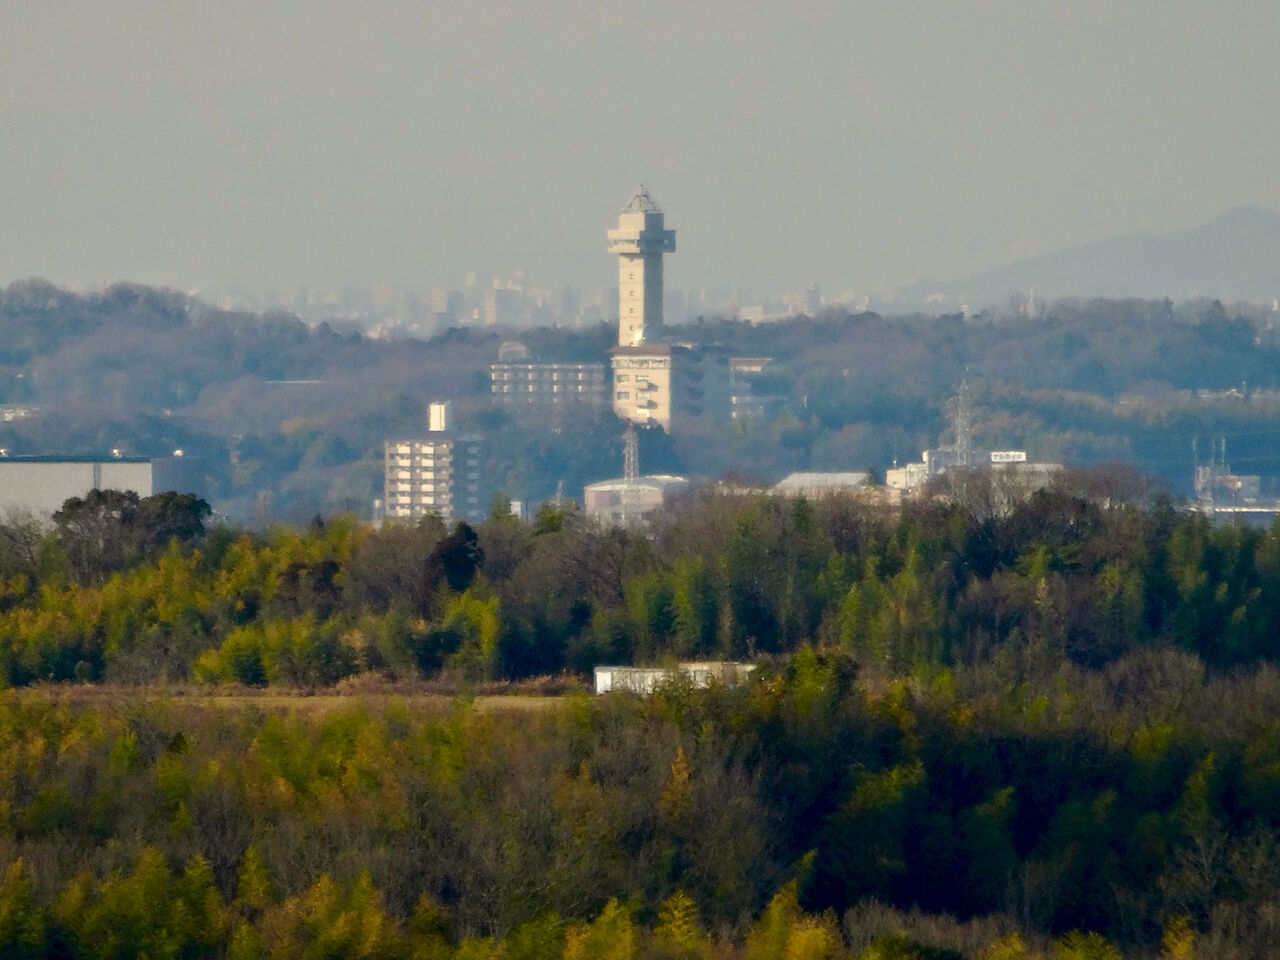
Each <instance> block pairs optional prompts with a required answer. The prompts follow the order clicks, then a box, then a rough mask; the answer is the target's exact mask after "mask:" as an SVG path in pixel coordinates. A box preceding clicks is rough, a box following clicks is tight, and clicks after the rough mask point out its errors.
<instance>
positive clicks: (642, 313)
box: [609, 186, 676, 347]
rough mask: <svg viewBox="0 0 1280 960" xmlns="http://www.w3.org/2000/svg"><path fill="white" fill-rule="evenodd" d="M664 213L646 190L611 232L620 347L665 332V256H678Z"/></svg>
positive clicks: (632, 344)
mask: <svg viewBox="0 0 1280 960" xmlns="http://www.w3.org/2000/svg"><path fill="white" fill-rule="evenodd" d="M662 219H663V218H662V210H661V209H660V208H659V207H658V205H657V204H656V203H654V202H653V198H652V197H650V196H649V192H648V191H647V190H645V188H644V187H643V186H641V187H640V189H639V190H637V191H636V194H635V196H633V197H632V198H631V200H630V201H629V202H628V203H627V205H626V207H624V208H623V210H622V213H621V214H620V215H619V216H618V228H617V229H616V230H610V231H609V252H610V253H616V254H617V255H618V345H619V346H623V347H633V346H636V345H638V344H640V343H643V342H644V340H645V337H646V336H654V335H656V334H657V333H659V332H661V329H662V255H663V254H664V253H674V252H675V249H676V232H675V231H674V230H666V229H664V228H663V224H662Z"/></svg>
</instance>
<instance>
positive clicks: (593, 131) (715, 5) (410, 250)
mask: <svg viewBox="0 0 1280 960" xmlns="http://www.w3.org/2000/svg"><path fill="white" fill-rule="evenodd" d="M1278 41H1280V18H1277V17H1276V16H1275V15H1274V7H1273V5H1271V4H1269V3H1263V2H1242V3H1235V4H1232V5H1230V6H1229V7H1221V6H1218V5H1207V4H1201V3H1187V2H1178V3H1150V2H1141V3H1126V4H1122V5H1121V4H1112V3H1102V2H1086V3H1076V4H1071V5H1059V4H1054V5H1045V4H1026V3H1014V2H998V3H997V2H990V3H976V4H975V3H967V4H956V3H945V2H922V3H912V4H899V3H889V2H871V3H856V4H846V3H798V4H786V5H782V4H773V5H768V6H767V7H766V8H765V9H760V8H758V7H756V6H755V5H752V6H743V5H738V4H729V3H723V2H707V3H701V4H696V5H690V4H679V3H669V2H654V3H647V4H643V5H630V4H618V3H603V4H601V3H574V4H557V5H555V6H553V7H551V8H542V7H537V8H535V7H532V6H530V5H526V4H520V3H510V2H503V3H491V4H483V5H473V4H467V5H461V4H418V3H409V2H390V3H379V4H374V5H360V6H356V5H345V4H333V3H301V2H283V3H277V4H271V5H265V6H264V5H259V4H247V3H228V4H218V5H198V6H197V5H191V6H188V5H176V4H154V3H118V2H117V3H108V4H91V3H45V4H38V5H36V4H24V5H8V6H7V7H6V8H5V9H4V11H3V12H0V124H2V125H3V130H4V131H5V132H4V137H3V146H2V147H0V210H3V211H4V230H3V231H2V232H0V282H5V283H7V282H10V281H12V280H14V279H19V278H22V277H26V276H42V277H46V278H48V279H50V280H51V281H53V282H55V283H60V284H65V285H69V286H72V287H92V286H95V285H102V284H106V283H109V282H111V281H115V280H121V279H126V280H133V281H138V282H145V283H154V284H160V285H165V286H171V287H176V288H179V289H183V290H197V291H203V290H208V291H214V290H220V289H224V288H226V287H231V286H236V285H242V286H251V285H261V286H271V287H278V288H281V289H289V288H292V287H296V286H299V285H311V286H315V287H327V288H337V287H340V286H342V285H344V284H348V283H370V282H380V281H381V282H391V283H397V284H433V283H443V284H451V283H456V282H457V280H458V278H460V277H461V276H462V275H464V273H465V272H466V271H468V270H479V271H481V273H482V274H488V273H495V274H496V273H504V272H505V273H509V272H511V271H514V270H516V269H517V268H522V269H525V270H526V271H528V273H529V275H530V276H531V277H532V278H534V280H536V281H537V282H539V283H542V284H544V285H547V286H550V287H558V286H559V285H561V284H573V285H576V286H578V287H581V288H583V289H585V290H592V289H598V288H601V287H604V286H606V285H607V284H608V283H609V282H610V275H611V271H612V268H611V264H610V261H609V258H608V257H607V255H606V254H605V253H604V249H603V243H602V233H603V230H604V229H605V227H606V226H607V225H608V224H609V222H610V221H611V218H612V217H613V215H614V214H615V213H616V211H617V210H618V209H620V207H621V205H622V203H623V202H624V201H625V200H626V198H627V196H628V195H629V193H630V191H631V190H632V189H633V188H634V186H635V184H636V183H638V182H644V183H645V184H646V185H648V186H649V187H650V188H651V189H652V191H653V192H654V195H655V196H656V197H657V198H658V199H659V200H660V201H661V202H662V204H663V207H664V209H665V210H666V211H667V212H668V214H669V215H670V217H671V221H672V223H673V225H675V226H677V227H678V228H679V230H680V236H681V251H680V254H679V255H678V256H675V257H672V258H670V263H669V265H668V276H667V283H668V286H669V287H672V288H676V289H679V288H686V287H695V286H705V285H714V286H719V287H721V288H725V289H732V288H739V287H740V288H743V289H746V290H750V291H753V292H757V293H759V292H772V291H781V290H788V289H801V288H803V287H805V286H807V285H808V284H810V283H812V282H813V281H815V280H817V281H820V282H821V284H822V286H823V290H824V292H829V293H830V294H831V295H832V296H837V295H839V294H841V293H843V292H846V291H847V292H850V293H852V294H860V293H864V292H867V291H875V290H878V289H881V288H883V287H884V286H886V285H894V284H902V283H906V282H909V281H911V280H913V279H917V278H922V277H927V278H931V279H939V280H942V279H946V278H951V277H957V276H962V275H965V274H968V273H972V272H975V271H979V270H983V269H986V268H989V267H994V266H999V265H1001V264H1004V263H1007V262H1009V261H1011V260H1015V259H1019V258H1022V257H1027V256H1032V255H1036V254H1039V253H1043V252H1046V251H1052V250H1056V249H1059V248H1063V247H1067V246H1071V245H1074V244H1080V243H1085V242H1089V241H1093V240H1097V239H1102V238H1106V237H1110V236H1113V235H1116V234H1124V233H1130V232H1134V231H1169V230H1175V229H1181V228H1186V227H1190V226H1193V225H1195V224H1198V223H1201V222H1204V221H1206V220H1208V219H1210V218H1212V217H1213V216H1215V215H1217V214H1219V213H1221V212H1222V211H1223V210H1225V209H1227V208H1229V207H1233V206H1237V205H1245V204H1247V205H1258V206H1262V207H1266V208H1270V209H1276V208H1278V207H1280V164H1277V163H1276V162H1275V159H1274V158H1275V156H1276V155H1277V153H1278V151H1280V127H1277V124H1276V123H1275V120H1274V109H1273V108H1274V104H1275V103H1276V102H1277V101H1278V100H1280V70H1276V69H1275V64H1274V58H1275V51H1276V48H1277V43H1278Z"/></svg>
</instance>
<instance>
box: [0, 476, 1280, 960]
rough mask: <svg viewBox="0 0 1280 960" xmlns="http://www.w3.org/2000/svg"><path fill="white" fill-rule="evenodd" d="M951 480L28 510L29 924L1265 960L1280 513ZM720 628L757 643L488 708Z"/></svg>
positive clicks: (705, 651)
mask: <svg viewBox="0 0 1280 960" xmlns="http://www.w3.org/2000/svg"><path fill="white" fill-rule="evenodd" d="M944 493H945V495H944V496H940V497H938V498H933V499H929V500H924V501H921V502H919V503H914V504H908V505H907V506H905V507H904V508H903V509H902V510H901V511H898V512H889V511H886V510H885V509H884V508H883V507H881V506H879V505H876V504H873V503H868V502H863V501H859V500H856V499H832V500H824V501H821V502H815V503H810V502H806V501H803V500H796V501H789V500H782V499H778V498H770V497H762V496H741V495H728V494H710V493H707V494H703V495H700V496H696V497H692V498H690V499H689V500H687V501H686V502H684V503H683V504H680V505H678V507H677V509H675V510H673V511H672V512H671V513H670V514H669V515H668V516H666V517H665V518H663V520H662V521H661V522H660V523H659V524H658V525H656V526H655V527H654V528H653V529H651V530H650V531H648V532H647V533H642V532H639V531H627V530H616V529H604V528H599V527H596V526H594V525H590V524H587V523H585V522H584V521H583V519H582V517H581V516H580V515H579V514H577V513H575V512H574V511H573V510H572V509H569V508H561V509H557V508H552V507H547V508H545V509H544V510H543V511H542V512H541V513H540V514H539V515H538V516H537V517H536V518H535V520H534V521H532V522H530V523H524V522H521V521H519V520H517V519H515V518H513V517H511V516H507V515H503V514H502V513H501V511H495V516H494V517H492V518H491V519H490V520H488V521H486V522H485V523H483V524H480V525H478V526H476V527H474V528H473V527H469V526H467V525H465V524H459V525H457V526H455V527H454V528H452V529H449V528H446V527H445V526H443V525H442V524H439V523H438V522H432V521H428V522H425V523H423V524H420V525H416V526H386V527H384V528H382V529H381V530H375V529H372V528H370V527H368V526H365V525H362V524H360V523H358V522H357V521H355V520H354V519H352V518H348V517H333V518H329V519H328V520H325V521H321V520H319V519H317V520H316V521H314V522H313V523H312V524H311V525H310V526H309V527H307V528H305V529H289V528H282V527H281V528H274V529H272V530H269V531H263V532H253V531H239V530H235V529H231V528H228V527H225V526H217V525H215V526H212V527H209V526H208V523H209V518H208V510H207V505H205V504H203V503H202V502H200V501H197V500H194V499H193V498H184V497H178V496H176V495H166V496H161V497H154V498H141V499H139V498H136V497H132V498H131V497H129V496H127V495H121V494H114V493H102V494H98V495H95V496H91V497H89V498H86V499H85V500H73V501H69V502H68V503H67V504H66V505H65V506H64V508H63V510H62V511H60V512H59V514H58V515H57V517H56V518H55V522H54V523H53V524H52V525H51V526H49V527H42V526H40V525H38V524H34V523H28V522H23V521H21V520H13V521H10V522H8V523H5V524H3V525H0V584H3V591H2V593H0V609H2V611H3V612H2V613H0V665H2V666H0V668H2V669H3V674H2V675H3V677H4V678H5V680H6V682H7V683H8V684H10V685H11V686H12V688H13V689H11V690H10V691H8V692H7V693H5V694H3V696H0V729H3V731H4V732H3V736H0V764H3V767H4V776H3V777H0V791H3V793H2V795H0V864H3V865H8V866H7V871H6V872H5V874H4V880H3V882H2V883H0V952H3V953H4V955H6V956H10V955H13V956H72V957H111V958H115V957H135V956H143V955H145V956H148V957H159V956H165V957H168V956H172V957H200V956H209V957H222V956H230V957H237V958H238V957H257V956H270V957H295V956H304V957H311V956H314V957H345V956H371V957H410V956H412V957H442V958H443V957H455V956H457V957H468V958H475V957H486V958H487V957H502V958H522V957H528V958H551V957H557V958H559V957H574V958H584V960H585V958H588V957H590V958H595V957H610V956H616V957H637V958H638V957H668V958H674V957H699V958H717V957H725V958H738V957H741V958H766V957H769V958H772V957H776V958H807V957H827V958H840V957H858V958H866V960H872V958H882V960H887V958H935V960H936V958H955V957H962V958H970V957H972V958H989V960H990V958H997V957H1000V958H1018V957H1042V958H1114V957H1119V956H1132V957H1156V956H1166V957H1184V958H1185V957H1212V958H1215V960H1231V958H1236V957H1241V958H1244V957H1266V956H1270V955H1271V954H1272V953H1273V944H1274V943H1275V942H1276V940H1277V937H1278V936H1280V928H1278V927H1277V924H1278V923H1280V921H1278V920H1277V918H1278V917H1280V856H1278V855H1277V854H1280V850H1278V849H1277V843H1278V842H1280V840H1278V838H1280V832H1278V828H1280V806H1278V805H1277V804H1278V802H1280V801H1278V798H1280V779H1278V778H1280V737H1278V736H1277V731H1278V730H1280V727H1277V721H1276V717H1277V716H1278V715H1280V673H1278V672H1277V667H1276V659H1277V652H1278V651H1277V648H1276V645H1275V644H1276V641H1275V638H1276V637H1277V636H1280V629H1278V628H1280V589H1278V587H1280V530H1275V529H1273V530H1265V531H1261V530H1251V529H1248V528H1245V527H1215V526H1214V525H1212V524H1211V523H1209V522H1208V521H1206V520H1205V518H1203V517H1201V516H1199V515H1197V514H1194V513H1188V512H1185V511H1183V510H1181V509H1179V508H1178V506H1177V505H1176V504H1173V503H1171V502H1169V501H1168V500H1167V499H1166V498H1164V497H1163V496H1162V495H1159V494H1152V493H1151V491H1150V489H1149V487H1148V485H1146V484H1145V483H1143V482H1142V481H1141V479H1140V478H1138V477H1136V476H1135V475H1132V474H1128V473H1125V472H1123V471H1118V470H1109V471H1104V472H1099V471H1093V472H1082V473H1072V474H1069V475H1067V476H1065V477H1063V478H1062V480H1061V482H1060V483H1059V484H1058V485H1057V486H1056V487H1055V488H1053V489H1049V490H1042V491H1038V492H1034V493H1028V492H1027V491H1025V490H1024V491H1019V490H1014V489H1009V488H1004V487H1001V486H1000V485H999V484H998V483H995V484H993V483H992V481H991V479H990V478H989V477H985V476H977V475H975V476H971V477H959V478H956V481H955V482H954V483H953V485H952V486H951V488H950V489H949V490H947V491H944ZM692 657H725V658H739V659H751V660H753V661H755V662H757V663H758V664H759V666H758V668H757V670H756V671H755V672H754V673H753V674H752V676H751V678H750V680H749V681H747V682H744V683H742V684H739V685H736V686H731V687H715V688H712V689H693V688H690V687H688V686H686V685H684V684H682V683H680V682H678V681H673V682H671V683H670V684H668V685H666V686H665V687H663V688H662V689H660V690H659V692H658V693H657V695H655V696H653V697H651V698H637V697H633V696H629V695H625V694H618V695H610V696H608V697H601V698H597V697H592V696H589V695H587V694H573V695H569V696H564V697H559V698H547V699H542V700H537V699H531V698H512V699H511V700H510V701H509V702H508V705H507V706H505V707H503V706H501V704H502V702H503V701H502V698H497V699H494V698H485V699H478V700H473V699H471V694H470V693H469V692H468V691H473V690H475V689H477V685H479V684H483V683H485V682H486V681H490V682H491V681H495V680H501V679H508V680H512V679H519V678H527V677H531V676H535V675H545V674H554V673H557V672H560V671H568V672H569V673H571V674H579V675H581V674H582V673H584V672H585V671H588V670H589V669H590V667H591V666H592V665H593V664H596V663H599V662H634V663H649V662H662V661H664V660H669V659H673V658H692ZM375 677H380V678H382V679H381V680H378V679H374V678H375ZM343 678H347V679H346V681H345V682H346V683H348V684H354V687H353V689H355V690H361V689H363V690H366V691H369V693H368V694H367V695H366V696H364V697H363V698H362V697H361V696H359V695H356V696H353V697H351V698H349V699H346V700H343V701H340V702H339V704H338V705H336V706H335V705H334V701H333V700H332V699H325V700H321V699H317V700H316V701H315V704H316V705H315V706H314V707H310V708H309V707H308V706H307V704H308V702H309V701H308V699H307V698H305V697H304V698H301V699H292V700H283V701H282V700H280V699H279V698H275V699H272V698H270V697H267V696H261V697H253V696H245V695H243V694H239V695H237V696H233V697H225V696H223V697H215V698H212V699H209V698H207V697H206V696H205V695H204V694H202V693H200V692H199V691H201V690H205V691H216V690H232V691H235V690H239V691H244V690H246V689H252V688H266V691H268V692H269V691H270V690H271V689H272V688H279V689H281V690H291V691H296V690H299V689H301V690H303V691H304V692H305V691H314V690H319V689H321V688H323V687H325V686H327V685H330V684H333V683H334V682H337V681H342V680H343ZM357 678H358V679H357ZM427 679H429V680H433V681H434V682H436V683H447V684H448V685H451V686H452V688H453V689H455V690H458V691H460V695H459V696H458V697H457V698H456V699H455V700H453V701H452V702H442V701H440V700H439V699H438V698H436V699H433V698H430V697H422V696H414V695H407V696H405V697H397V696H392V695H385V694H377V691H378V690H379V689H380V688H379V684H380V683H383V684H386V683H389V684H395V683H406V682H412V681H416V682H419V683H421V682H424V680H427ZM59 681H62V682H66V684H65V685H58V682H59ZM95 681H107V682H110V683H109V684H108V685H106V686H96V685H95V684H94V682H95ZM166 681H167V682H168V684H170V685H171V684H173V683H175V682H179V681H180V682H182V683H183V684H185V685H186V686H185V688H184V689H185V691H186V692H185V694H184V695H182V696H175V695H168V696H166V695H165V694H164V692H163V691H164V690H165V689H166V685H165V682H166ZM141 684H145V685H146V686H139V685H141ZM192 684H194V686H192ZM227 685H231V686H227ZM565 685H567V686H572V683H571V682H569V681H566V682H565ZM170 688H171V687H170ZM407 689H411V688H407ZM95 691H98V692H95ZM282 703H284V704H286V706H281V704H282ZM289 703H292V704H294V706H292V707H289V706H287V704H289Z"/></svg>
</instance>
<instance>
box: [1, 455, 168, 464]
mask: <svg viewBox="0 0 1280 960" xmlns="http://www.w3.org/2000/svg"><path fill="white" fill-rule="evenodd" d="M153 459H154V458H152V457H113V456H111V455H110V454H107V455H106V456H105V457H53V456H38V457H27V456H22V457H15V456H7V457H0V463H150V462H151V461H152V460H153Z"/></svg>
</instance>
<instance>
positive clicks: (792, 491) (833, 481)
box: [772, 471, 871, 500]
mask: <svg viewBox="0 0 1280 960" xmlns="http://www.w3.org/2000/svg"><path fill="white" fill-rule="evenodd" d="M870 481H871V476H870V474H868V473H867V472H866V471H850V472H845V473H814V472H805V471H802V472H799V473H792V474H788V475H787V476H785V477H783V478H782V479H781V480H779V481H778V482H777V483H775V484H774V485H773V488H772V492H773V493H776V494H778V495H780V496H784V497H804V498H805V499H806V500H821V499H822V498H823V497H832V496H838V495H840V494H846V493H855V492H857V491H860V490H863V489H865V488H866V487H867V486H868V484H869V483H870Z"/></svg>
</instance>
